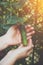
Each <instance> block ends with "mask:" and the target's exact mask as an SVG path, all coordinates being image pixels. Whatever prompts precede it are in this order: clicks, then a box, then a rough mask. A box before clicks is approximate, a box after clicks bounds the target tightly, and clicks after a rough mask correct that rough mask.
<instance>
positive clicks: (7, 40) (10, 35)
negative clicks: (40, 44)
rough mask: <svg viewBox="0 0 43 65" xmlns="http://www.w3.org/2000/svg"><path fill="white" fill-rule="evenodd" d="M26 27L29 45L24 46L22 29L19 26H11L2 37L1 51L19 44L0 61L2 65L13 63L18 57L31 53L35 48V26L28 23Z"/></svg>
mask: <svg viewBox="0 0 43 65" xmlns="http://www.w3.org/2000/svg"><path fill="white" fill-rule="evenodd" d="M25 29H26V35H27V40H28V45H27V46H23V44H22V40H21V34H20V30H19V29H18V27H17V26H12V27H10V28H9V30H8V31H7V32H6V34H5V35H3V36H1V37H0V51H1V50H3V49H5V48H6V47H8V46H10V45H19V47H18V48H17V49H15V50H10V51H9V52H8V53H7V55H6V56H5V57H4V58H3V59H2V60H1V61H0V65H13V64H14V63H15V62H16V61H17V60H18V59H21V58H23V57H27V56H29V55H30V53H31V52H32V49H33V44H32V39H31V37H32V35H33V34H34V33H35V31H34V28H33V27H31V26H30V25H26V26H25ZM6 61H7V62H6ZM11 61H12V62H11Z"/></svg>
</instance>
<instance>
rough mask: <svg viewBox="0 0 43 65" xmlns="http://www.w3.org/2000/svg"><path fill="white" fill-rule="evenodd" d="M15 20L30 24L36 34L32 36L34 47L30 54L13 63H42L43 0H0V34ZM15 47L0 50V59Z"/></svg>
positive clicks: (16, 64)
mask: <svg viewBox="0 0 43 65" xmlns="http://www.w3.org/2000/svg"><path fill="white" fill-rule="evenodd" d="M17 22H20V23H21V22H22V23H23V22H24V23H28V24H30V25H32V26H33V27H34V28H35V31H36V34H35V35H34V36H33V38H32V39H33V44H34V49H33V52H32V53H31V55H30V56H29V57H27V58H23V59H21V60H18V61H17V62H16V63H15V65H43V57H42V56H43V0H0V36H1V35H3V34H5V33H6V31H7V30H8V28H9V27H10V26H12V25H13V24H16V23H17ZM15 47H16V46H15ZM15 47H9V48H6V49H5V50H3V51H1V52H0V60H1V59H2V58H3V57H4V56H5V55H6V53H7V52H8V51H9V50H10V49H12V48H15Z"/></svg>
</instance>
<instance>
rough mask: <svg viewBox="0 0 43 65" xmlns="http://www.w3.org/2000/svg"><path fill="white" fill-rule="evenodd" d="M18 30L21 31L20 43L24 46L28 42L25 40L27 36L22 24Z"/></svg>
mask: <svg viewBox="0 0 43 65" xmlns="http://www.w3.org/2000/svg"><path fill="white" fill-rule="evenodd" d="M20 31H21V36H22V43H23V45H24V46H27V43H28V42H27V36H26V31H25V26H24V25H22V26H21V29H20Z"/></svg>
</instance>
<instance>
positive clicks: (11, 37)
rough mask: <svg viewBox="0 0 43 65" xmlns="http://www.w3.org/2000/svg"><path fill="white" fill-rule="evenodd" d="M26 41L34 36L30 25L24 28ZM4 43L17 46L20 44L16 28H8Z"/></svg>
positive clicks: (19, 35)
mask: <svg viewBox="0 0 43 65" xmlns="http://www.w3.org/2000/svg"><path fill="white" fill-rule="evenodd" d="M25 29H26V34H27V39H29V37H31V35H32V34H34V28H33V27H31V26H30V25H26V26H25ZM5 38H6V43H7V44H8V45H19V44H21V41H22V40H21V33H20V30H19V29H18V27H17V26H15V25H14V26H12V27H10V28H9V30H8V31H7V33H6V34H5Z"/></svg>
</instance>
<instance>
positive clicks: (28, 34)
mask: <svg viewBox="0 0 43 65" xmlns="http://www.w3.org/2000/svg"><path fill="white" fill-rule="evenodd" d="M34 33H35V31H32V32H29V33H27V37H28V36H30V35H33V34H34Z"/></svg>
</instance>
